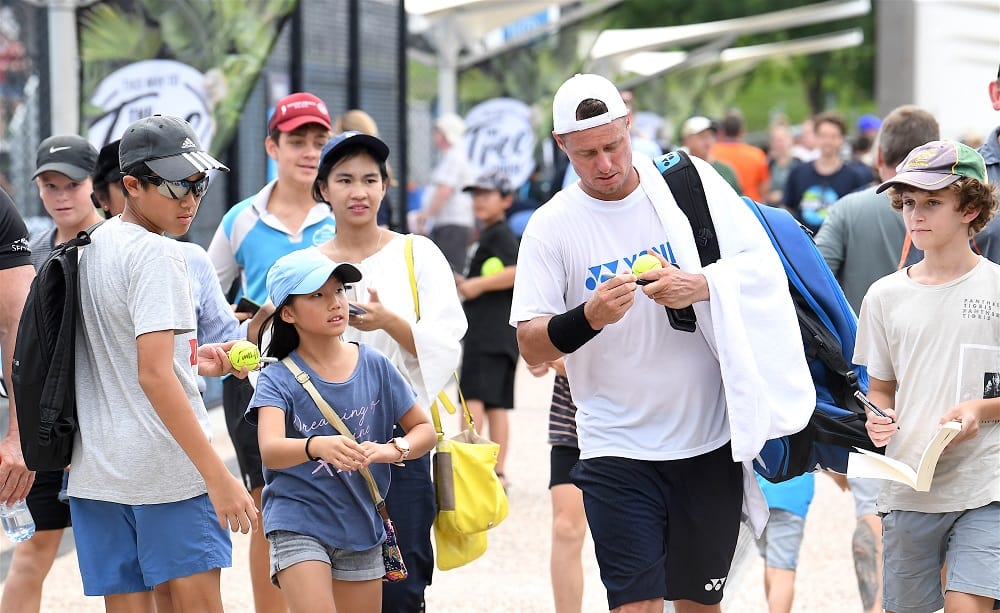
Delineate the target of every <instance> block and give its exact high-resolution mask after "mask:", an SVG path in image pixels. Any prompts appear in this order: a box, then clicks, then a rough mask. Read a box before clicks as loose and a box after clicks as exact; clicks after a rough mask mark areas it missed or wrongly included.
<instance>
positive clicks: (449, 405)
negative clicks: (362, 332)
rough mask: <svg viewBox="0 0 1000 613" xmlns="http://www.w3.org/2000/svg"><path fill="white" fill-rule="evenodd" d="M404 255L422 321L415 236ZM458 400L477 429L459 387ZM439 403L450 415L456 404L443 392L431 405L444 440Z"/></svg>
mask: <svg viewBox="0 0 1000 613" xmlns="http://www.w3.org/2000/svg"><path fill="white" fill-rule="evenodd" d="M403 255H404V256H405V257H406V271H407V273H408V275H409V277H410V293H412V294H413V310H414V311H415V313H416V315H417V321H420V292H419V291H417V275H416V272H415V271H414V268H413V236H412V235H410V236H407V237H406V242H405V243H404V245H403ZM453 375H454V376H455V383H456V385H457V384H458V372H455V373H453ZM458 399H459V401H460V402H461V403H462V410H463V411H464V413H465V419H466V421H468V422H469V426H470V427H475V426H474V422H473V421H472V413H470V412H469V407H468V406H466V404H465V396H463V395H462V386H461V385H458ZM438 402H440V403H441V404H442V405H444V408H445V410H446V411H448V413H450V414H452V415H454V414H455V410H456V409H455V404H454V403H453V402H452V401H451V398H448V394H445V393H444V392H443V391H442V392H440V393H438V396H437V399H436V400H435V401H434V402H432V403H431V418H432V419H433V420H434V430H435V431H437V436H438V440H439V441H440V440H443V439H444V432H443V431H442V429H441V414H440V412H439V411H438V406H437V405H438Z"/></svg>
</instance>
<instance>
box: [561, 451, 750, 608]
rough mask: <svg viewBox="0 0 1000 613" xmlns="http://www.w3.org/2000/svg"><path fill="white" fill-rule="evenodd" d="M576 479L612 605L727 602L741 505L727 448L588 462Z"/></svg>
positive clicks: (739, 480) (739, 474)
mask: <svg viewBox="0 0 1000 613" xmlns="http://www.w3.org/2000/svg"><path fill="white" fill-rule="evenodd" d="M571 476H572V478H573V482H574V483H575V484H576V485H577V487H579V488H580V489H581V490H583V504H584V508H585V510H586V512H587V523H588V524H589V525H590V531H591V533H592V534H593V537H594V549H595V553H596V554H597V562H598V565H599V566H600V568H601V580H602V582H603V583H604V587H605V588H606V589H607V591H608V607H609V608H611V609H614V608H615V607H619V606H621V605H624V604H627V603H630V602H639V601H643V600H650V599H655V598H663V599H665V600H671V601H672V600H692V601H694V602H698V603H701V604H706V605H711V604H717V603H719V602H721V601H722V592H723V588H724V587H725V584H726V579H727V577H728V576H729V568H730V566H731V564H732V561H733V554H734V553H735V551H736V541H737V538H738V536H739V529H740V514H741V511H742V507H743V466H742V465H741V464H739V463H737V462H734V461H733V458H732V452H731V450H730V445H729V443H726V444H725V445H723V446H722V447H720V448H719V449H716V450H715V451H710V452H708V453H705V454H702V455H700V456H695V457H693V458H685V459H680V460H668V461H659V462H654V461H645V460H631V459H627V458H617V457H599V458H589V459H586V460H580V461H579V462H577V464H576V466H575V467H573V470H572V472H571Z"/></svg>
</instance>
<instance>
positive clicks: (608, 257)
mask: <svg viewBox="0 0 1000 613" xmlns="http://www.w3.org/2000/svg"><path fill="white" fill-rule="evenodd" d="M649 248H653V249H655V250H656V251H657V252H659V253H660V254H661V255H663V256H664V258H666V259H667V261H671V262H672V261H674V259H675V258H674V257H673V253H672V251H671V247H670V237H669V236H667V234H666V231H665V230H664V228H663V225H662V224H661V223H660V220H659V218H658V217H657V215H656V212H655V210H654V209H653V205H652V203H651V202H650V200H649V198H648V197H647V196H646V193H645V192H644V191H643V189H642V188H641V187H639V188H637V189H636V190H635V191H634V192H632V193H631V194H630V195H629V196H628V197H626V198H625V199H624V200H620V201H602V200H596V199H594V198H591V197H589V196H587V195H586V194H585V193H584V192H583V190H582V189H580V187H579V184H575V185H571V186H570V187H568V188H566V189H564V190H562V191H561V192H559V193H558V194H557V195H556V196H555V197H554V198H553V199H552V200H551V201H549V202H548V203H546V204H545V205H544V206H542V207H541V208H539V209H538V210H537V211H536V212H535V214H534V215H533V216H532V219H531V222H530V223H529V224H528V227H527V229H526V231H525V234H524V236H523V237H522V239H521V248H520V252H519V254H518V260H517V277H518V278H517V284H516V285H515V288H514V299H513V304H512V306H511V323H512V325H516V323H517V322H519V321H527V320H530V319H533V318H535V317H539V316H544V315H553V314H558V313H564V312H565V311H567V310H569V309H571V308H573V307H576V306H577V305H579V304H581V303H582V302H585V301H586V300H588V299H589V298H590V296H591V295H592V294H593V291H594V289H595V288H596V287H597V286H598V285H599V284H600V279H601V277H602V276H606V275H614V274H616V273H620V272H626V271H628V270H630V269H631V265H632V262H634V261H635V258H636V257H638V256H639V255H640V254H642V253H645V252H646V250H647V249H649ZM566 370H567V374H568V376H569V381H570V388H571V389H572V391H573V400H574V402H575V403H576V405H577V407H578V411H577V415H576V419H577V430H578V433H579V438H580V450H581V453H580V457H581V458H594V457H600V456H614V457H623V458H633V459H640V460H672V459H678V458H687V457H693V456H697V455H700V454H703V453H707V452H708V451H711V450H714V449H717V448H719V447H721V446H722V445H724V444H725V443H726V441H728V440H729V438H730V435H729V424H728V420H727V416H726V403H725V395H724V393H723V387H722V376H721V373H720V370H719V362H718V360H717V359H716V358H715V356H714V355H713V353H712V351H711V349H710V348H709V346H708V344H707V342H706V341H705V339H704V337H703V336H702V334H701V332H700V331H698V332H695V333H693V334H692V333H688V332H678V331H676V330H674V329H673V328H671V327H670V325H669V323H668V320H667V313H666V312H665V311H664V308H663V307H662V306H661V305H658V304H656V303H655V302H653V301H652V300H651V299H649V298H647V297H646V295H645V294H643V293H642V292H641V290H640V291H637V292H636V295H635V304H634V305H633V306H632V308H631V309H629V311H628V312H627V313H626V314H625V316H624V317H623V318H622V319H621V320H620V321H618V322H616V323H614V324H611V325H608V326H606V327H605V328H604V329H603V330H602V331H601V332H600V334H598V335H597V336H596V337H594V338H593V339H591V340H590V341H589V342H588V343H586V344H585V345H584V346H583V347H581V348H580V349H578V350H577V351H575V352H574V353H572V354H570V355H568V356H566Z"/></svg>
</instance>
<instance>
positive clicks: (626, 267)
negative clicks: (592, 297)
mask: <svg viewBox="0 0 1000 613" xmlns="http://www.w3.org/2000/svg"><path fill="white" fill-rule="evenodd" d="M652 250H653V251H655V252H656V253H659V254H660V255H661V256H663V259H665V260H666V261H668V262H671V263H673V262H676V260H675V259H674V252H673V250H672V249H671V248H670V242H669V241H668V242H665V243H660V244H659V245H657V246H654V247H652ZM644 253H646V250H645V249H643V250H642V251H639V252H636V253H634V254H632V255H626V256H623V257H622V258H620V259H617V260H611V261H610V262H602V263H600V264H596V265H594V266H588V267H587V272H588V276H587V280H586V281H585V282H584V286H585V287H586V288H587V289H588V290H591V291H593V290H595V289H597V286H598V285H600V284H601V277H609V276H614V275H617V274H619V273H625V272H628V271H630V270H632V264H633V263H634V262H635V259H636V258H637V257H639V256H640V255H642V254H644Z"/></svg>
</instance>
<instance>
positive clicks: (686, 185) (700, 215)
mask: <svg viewBox="0 0 1000 613" xmlns="http://www.w3.org/2000/svg"><path fill="white" fill-rule="evenodd" d="M653 162H654V163H655V164H656V168H657V169H658V170H659V171H660V176H662V177H663V180H664V181H666V182H667V187H668V188H670V193H672V194H673V195H674V200H676V201H677V206H678V207H679V208H680V209H681V211H682V212H683V213H684V215H685V216H686V217H687V218H688V223H690V224H691V231H692V233H693V234H694V243H695V245H696V246H697V247H698V259H700V260H701V265H702V266H708V265H709V264H711V263H713V262H716V261H718V259H719V257H720V253H719V237H718V236H717V235H716V233H715V224H714V223H712V214H711V213H710V212H709V210H708V198H707V197H706V196H705V186H704V185H702V183H701V177H700V176H698V170H697V169H696V168H695V167H694V164H692V163H691V158H689V157H688V155H687V154H686V153H684V152H683V151H672V152H670V153H668V154H666V155H664V156H661V157H658V158H656V159H655V160H653ZM664 308H667V307H664ZM667 318H668V319H669V320H670V326H671V327H672V328H674V329H675V330H681V331H683V332H694V331H695V329H696V327H697V322H698V318H697V316H696V315H695V313H694V307H693V306H688V307H685V308H683V309H671V308H667Z"/></svg>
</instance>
